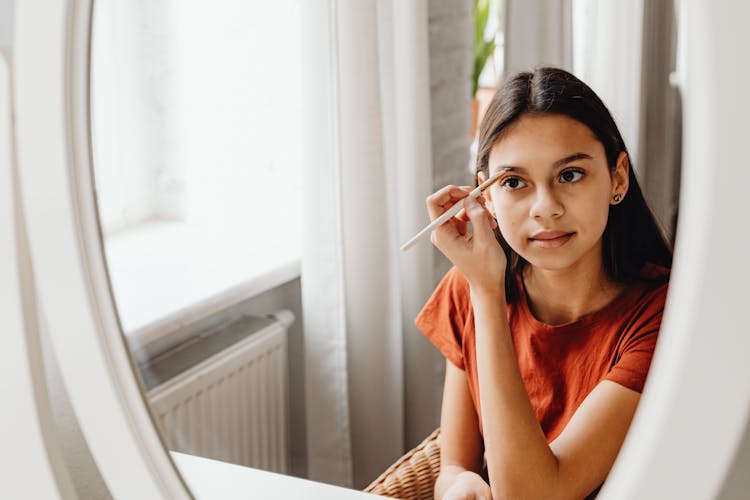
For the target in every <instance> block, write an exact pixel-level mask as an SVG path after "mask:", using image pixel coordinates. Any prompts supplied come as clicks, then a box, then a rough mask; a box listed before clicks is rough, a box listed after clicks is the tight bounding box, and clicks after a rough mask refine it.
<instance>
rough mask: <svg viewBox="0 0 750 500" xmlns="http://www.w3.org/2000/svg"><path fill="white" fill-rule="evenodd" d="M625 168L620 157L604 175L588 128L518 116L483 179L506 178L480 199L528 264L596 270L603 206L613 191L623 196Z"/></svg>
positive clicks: (559, 118)
mask: <svg viewBox="0 0 750 500" xmlns="http://www.w3.org/2000/svg"><path fill="white" fill-rule="evenodd" d="M628 169H629V165H628V160H627V155H626V154H625V153H624V152H622V153H620V156H619V157H618V159H617V167H616V169H615V170H614V171H610V169H609V167H608V166H607V159H606V156H605V152H604V146H603V145H602V143H601V142H599V140H598V139H597V138H596V136H595V135H594V134H593V132H591V130H590V129H589V128H588V127H587V126H586V125H584V124H582V123H580V122H578V121H576V120H574V119H572V118H569V117H567V116H565V115H524V116H522V117H521V118H519V119H518V120H517V121H516V122H515V123H514V124H513V125H511V127H510V128H509V129H508V130H507V131H506V132H505V134H504V135H503V137H502V138H501V139H500V140H499V141H498V142H497V143H496V144H495V145H494V146H493V148H492V150H491V151H490V157H489V175H490V176H492V175H494V174H495V173H496V172H499V171H500V170H505V171H506V174H505V175H503V176H502V177H501V178H500V179H499V180H498V181H497V182H495V183H494V184H493V185H492V187H490V188H489V189H488V190H487V191H485V194H484V196H485V198H486V199H487V206H488V208H489V209H490V211H491V212H492V213H493V215H494V216H495V218H496V219H497V222H498V226H499V229H500V232H501V233H502V235H503V237H504V238H505V240H506V241H507V242H508V244H509V245H510V247H511V248H512V249H513V250H514V251H515V252H516V253H518V254H519V255H520V256H521V257H523V258H524V259H526V261H528V262H529V263H530V264H531V265H532V266H535V267H538V268H542V269H549V270H563V269H568V268H570V267H571V266H573V265H575V264H580V263H583V261H584V259H585V260H587V261H588V260H589V259H593V260H592V261H591V263H592V264H593V265H597V261H598V262H599V265H600V262H601V238H602V233H603V232H604V228H605V227H606V225H607V217H608V213H609V206H610V204H615V203H617V202H616V201H615V200H614V196H615V195H616V194H617V193H619V194H620V201H621V200H622V198H623V197H624V196H625V192H626V191H627V189H628ZM479 177H480V182H482V181H483V180H484V179H485V178H486V177H485V176H484V175H482V174H481V173H480V175H479Z"/></svg>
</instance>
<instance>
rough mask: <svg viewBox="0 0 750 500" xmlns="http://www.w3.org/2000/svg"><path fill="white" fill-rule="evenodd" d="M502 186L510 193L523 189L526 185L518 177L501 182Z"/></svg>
mask: <svg viewBox="0 0 750 500" xmlns="http://www.w3.org/2000/svg"><path fill="white" fill-rule="evenodd" d="M502 185H503V186H504V187H506V188H508V189H510V190H511V191H515V190H516V189H520V188H522V187H524V186H525V185H526V183H525V182H523V181H522V180H521V179H519V178H518V177H508V178H507V179H505V180H503V182H502Z"/></svg>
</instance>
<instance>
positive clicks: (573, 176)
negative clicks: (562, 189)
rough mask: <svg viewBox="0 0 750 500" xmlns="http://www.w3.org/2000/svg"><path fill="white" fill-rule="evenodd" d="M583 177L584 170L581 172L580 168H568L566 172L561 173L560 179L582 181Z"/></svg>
mask: <svg viewBox="0 0 750 500" xmlns="http://www.w3.org/2000/svg"><path fill="white" fill-rule="evenodd" d="M581 177H583V172H581V171H580V170H566V171H565V172H563V173H561V174H560V181H561V182H576V181H580V180H581Z"/></svg>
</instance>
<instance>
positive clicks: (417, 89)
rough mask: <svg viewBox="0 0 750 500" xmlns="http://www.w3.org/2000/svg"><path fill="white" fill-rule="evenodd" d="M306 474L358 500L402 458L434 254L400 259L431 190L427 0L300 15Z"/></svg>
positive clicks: (308, 9)
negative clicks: (415, 335) (416, 330)
mask: <svg viewBox="0 0 750 500" xmlns="http://www.w3.org/2000/svg"><path fill="white" fill-rule="evenodd" d="M302 9H303V10H302V19H303V22H302V24H303V26H304V28H303V29H304V33H303V36H302V40H303V48H302V50H303V61H304V63H303V64H304V67H303V70H302V75H304V77H305V83H304V86H303V88H304V90H303V96H302V102H303V136H304V144H303V154H302V157H303V161H304V165H303V172H304V173H303V176H302V177H303V193H304V194H303V203H302V206H303V221H304V222H303V237H302V239H303V257H302V302H303V326H304V336H305V376H306V380H305V385H306V389H305V390H306V412H307V445H308V475H309V477H310V478H311V479H313V480H316V481H322V482H326V483H332V484H338V485H341V486H350V487H355V488H361V487H363V486H365V485H366V484H367V483H368V482H369V481H371V480H373V479H374V478H375V477H376V476H377V475H378V474H379V473H380V472H381V471H382V470H384V469H385V467H387V466H388V465H389V464H390V463H391V462H392V461H393V460H394V459H395V458H396V457H398V456H399V455H400V454H401V453H402V452H403V447H404V380H403V363H404V359H403V349H404V348H403V343H404V335H405V334H411V333H412V332H411V330H413V326H411V325H412V321H413V318H414V316H415V315H416V312H417V310H418V309H417V310H415V309H416V308H417V307H421V305H422V304H423V303H424V301H425V300H426V298H427V297H428V295H429V292H430V286H431V284H432V283H431V279H430V269H431V257H430V256H431V253H430V249H429V245H422V246H421V247H420V248H415V249H413V250H412V251H411V252H410V253H409V254H407V255H403V256H402V255H399V252H398V247H399V245H400V243H401V242H403V241H405V240H406V239H407V238H408V236H409V235H411V234H414V233H415V232H416V231H417V230H418V229H419V227H420V226H421V225H423V224H424V223H425V222H427V220H426V215H425V208H424V198H425V196H427V194H429V192H430V190H431V158H430V135H429V131H430V122H429V66H428V50H427V37H428V31H427V21H428V19H427V5H426V1H425V0H421V1H415V2H398V1H397V0H392V1H376V0H367V1H364V0H363V1H360V2H356V5H354V3H352V2H345V1H337V0H315V1H309V2H304V3H303V7H302Z"/></svg>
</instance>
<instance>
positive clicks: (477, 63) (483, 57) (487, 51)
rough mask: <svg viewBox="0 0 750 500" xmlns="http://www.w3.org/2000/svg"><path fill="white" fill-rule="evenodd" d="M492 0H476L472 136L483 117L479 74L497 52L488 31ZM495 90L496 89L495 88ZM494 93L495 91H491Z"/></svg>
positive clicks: (493, 39) (472, 82) (472, 83)
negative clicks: (478, 94)
mask: <svg viewBox="0 0 750 500" xmlns="http://www.w3.org/2000/svg"><path fill="white" fill-rule="evenodd" d="M490 3H491V0H474V67H473V72H472V75H471V138H472V139H473V138H474V136H475V134H476V129H477V124H478V122H479V120H480V118H481V116H480V109H479V108H480V105H479V99H478V98H477V97H478V96H477V92H478V91H479V75H480V74H481V73H482V70H483V69H484V66H485V65H486V64H487V59H489V58H490V57H491V56H492V54H493V53H494V52H495V34H496V32H495V31H493V32H492V33H489V34H488V33H486V31H487V21H488V20H489V17H490ZM493 90H494V89H493ZM491 94H494V91H491ZM491 94H490V97H491Z"/></svg>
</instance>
